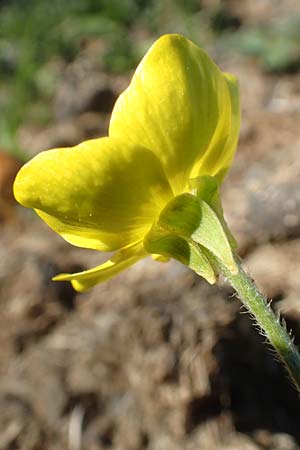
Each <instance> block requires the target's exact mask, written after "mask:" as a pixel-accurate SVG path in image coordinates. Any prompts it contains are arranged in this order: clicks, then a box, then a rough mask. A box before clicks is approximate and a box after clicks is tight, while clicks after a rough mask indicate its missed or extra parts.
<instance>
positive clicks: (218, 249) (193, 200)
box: [157, 194, 238, 274]
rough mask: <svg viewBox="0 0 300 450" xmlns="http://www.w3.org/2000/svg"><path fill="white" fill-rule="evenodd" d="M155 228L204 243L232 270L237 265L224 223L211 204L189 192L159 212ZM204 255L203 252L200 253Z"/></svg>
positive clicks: (235, 268)
mask: <svg viewBox="0 0 300 450" xmlns="http://www.w3.org/2000/svg"><path fill="white" fill-rule="evenodd" d="M157 227H158V228H159V229H162V230H164V232H165V233H169V234H172V235H176V236H179V237H181V238H183V239H184V240H185V241H188V242H189V243H191V242H193V243H196V244H199V245H201V246H203V247H204V248H205V249H207V250H208V252H206V253H207V255H209V252H210V253H212V255H213V256H214V257H216V258H218V259H219V260H220V261H221V262H222V264H223V265H224V266H225V267H226V268H227V269H228V270H229V271H230V272H231V273H233V274H234V273H237V271H238V268H237V265H236V262H235V260H234V257H233V253H232V249H231V244H230V241H229V238H228V236H227V234H226V232H225V230H224V228H223V223H222V221H221V220H220V218H219V217H218V215H217V213H216V212H215V211H214V210H213V209H212V207H211V206H210V205H209V204H208V203H206V202H205V201H204V200H201V199H200V198H198V197H197V196H195V195H192V194H181V195H178V196H177V197H174V198H173V199H172V200H171V201H170V202H169V203H168V204H167V206H166V207H165V208H164V209H163V211H162V212H161V214H160V216H159V219H158V221H157ZM202 254H203V252H202Z"/></svg>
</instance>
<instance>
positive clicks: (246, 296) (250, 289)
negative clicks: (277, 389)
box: [215, 260, 300, 393]
mask: <svg viewBox="0 0 300 450" xmlns="http://www.w3.org/2000/svg"><path fill="white" fill-rule="evenodd" d="M215 264H216V266H217V269H218V271H219V272H220V273H221V274H222V275H224V276H225V278H226V279H227V280H228V282H229V283H230V284H231V286H232V287H233V288H234V289H235V291H236V292H237V294H238V296H239V298H240V300H241V301H242V303H243V304H244V306H245V307H246V308H247V309H248V311H249V312H250V313H251V314H252V315H253V316H254V318H255V320H256V322H257V324H258V325H259V327H260V328H261V330H262V332H263V334H264V335H265V336H266V337H267V339H268V341H269V342H270V344H271V345H272V346H273V347H274V349H275V350H276V352H277V354H278V356H279V357H280V359H281V361H282V362H283V364H284V365H285V367H286V369H287V371H288V373H289V375H290V377H291V379H292V381H293V383H294V385H295V387H296V389H297V390H298V392H299V393H300V355H299V352H298V349H297V347H296V346H295V345H294V343H293V340H292V339H291V336H290V335H289V333H288V332H287V330H286V327H285V326H284V325H282V322H281V321H280V318H279V316H277V315H276V314H274V312H273V311H272V309H271V307H270V304H269V303H268V302H267V300H266V298H265V297H264V296H263V295H262V294H261V293H260V292H259V290H258V289H257V287H256V286H255V284H254V283H253V281H252V279H251V278H250V277H249V275H247V273H246V272H245V271H244V270H243V269H242V267H241V265H240V264H239V263H237V264H238V268H239V271H238V274H236V275H232V273H230V272H229V270H228V269H226V267H224V266H223V265H222V264H221V263H220V262H219V261H216V260H215Z"/></svg>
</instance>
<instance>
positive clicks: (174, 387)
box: [0, 59, 300, 450]
mask: <svg viewBox="0 0 300 450" xmlns="http://www.w3.org/2000/svg"><path fill="white" fill-rule="evenodd" d="M226 69H227V70H230V71H232V72H234V73H236V74H237V75H238V76H239V78H240V82H241V92H242V98H243V125H242V132H241V140H240V145H239V150H238V154H237V157H236V160H235V164H234V167H233V169H232V171H231V174H230V175H229V176H228V177H227V180H226V183H225V186H224V192H223V194H224V195H223V197H224V208H225V213H226V216H227V219H228V223H229V225H230V228H231V229H232V231H233V233H234V234H235V236H236V237H237V240H238V242H239V244H240V253H241V254H242V255H243V256H244V258H245V264H246V267H247V268H248V270H249V271H250V272H251V275H252V276H253V277H254V278H255V279H257V282H258V284H259V286H260V287H261V288H262V289H263V291H264V292H266V294H267V295H269V296H272V297H273V299H274V301H273V307H274V309H275V310H278V309H280V310H281V311H282V312H283V314H284V317H285V319H286V321H287V326H288V328H290V327H291V328H292V329H293V330H294V333H295V336H296V342H298V343H299V342H300V325H299V324H300V321H299V319H300V306H299V305H300V282H299V279H300V212H299V211H300V189H299V179H300V178H299V175H300V162H299V161H300V160H299V152H300V141H299V123H300V107H299V105H300V101H299V100H300V94H299V92H300V88H299V75H286V76H281V77H272V76H270V75H269V76H266V75H265V74H262V73H261V72H260V71H259V69H258V67H257V66H255V65H254V64H253V63H251V62H249V61H245V60H243V59H235V60H234V61H231V62H230V61H228V63H227V67H226ZM69 70H71V69H69ZM104 81H105V83H104ZM104 81H103V80H102V81H101V80H100V82H99V83H100V84H99V85H97V90H96V93H95V95H97V96H98V98H99V96H100V97H101V86H102V84H101V83H104V84H103V89H104V90H105V89H106V93H108V92H109V95H108V94H107V98H108V101H109V102H110V103H109V104H110V105H111V101H112V98H114V96H115V95H117V93H118V92H119V89H120V87H122V86H123V84H124V83H126V80H121V81H120V79H118V80H117V86H118V87H117V88H116V89H115V91H114V90H113V89H112V88H111V85H109V86H108V85H107V83H108V81H107V79H106V78H105V80H104ZM89 86H92V83H91V84H90V85H89ZM91 92H92V88H91ZM91 92H89V95H90V97H89V99H88V104H89V105H94V103H93V98H92V94H91ZM58 95H62V94H61V92H60V93H59V94H58ZM85 95H86V96H88V95H87V94H86V93H85ZM103 95H104V94H103ZM102 98H105V96H103V97H102ZM83 100H84V99H83ZM58 101H59V99H57V102H58ZM103 101H104V100H103ZM65 102H67V100H65ZM83 103H84V101H82V103H80V101H79V100H78V105H81V106H78V114H77V115H76V117H75V118H72V117H70V116H68V105H67V104H65V112H64V117H63V118H61V119H60V120H67V121H69V123H73V133H75V134H76V136H74V135H73V136H72V131H70V129H68V128H66V130H67V131H66V134H65V135H64V136H63V131H61V135H60V136H61V137H60V138H59V139H61V141H63V140H65V141H64V143H69V142H71V143H73V141H76V139H77V137H78V135H80V136H81V135H83V136H88V137H90V136H92V135H94V134H96V131H95V123H96V120H97V118H99V119H101V118H103V121H102V123H103V124H105V123H106V124H107V118H108V116H107V111H106V109H105V105H103V108H101V110H99V111H95V110H93V108H92V110H88V112H87V111H86V107H84V106H82V105H83ZM56 104H57V103H56ZM71 110H72V108H71ZM86 114H90V117H91V118H92V120H91V121H89V120H87V116H86ZM66 116H68V117H66ZM74 123H76V126H75V127H74ZM99 123H100V122H99ZM87 124H90V128H89V127H88V125H87ZM56 127H60V130H63V127H62V126H61V122H60V123H59V124H58V125H51V127H49V128H48V129H47V130H43V131H42V132H41V134H40V136H43V138H41V139H44V141H43V142H42V143H41V141H39V142H40V145H41V147H44V148H46V147H47V146H48V144H49V146H51V144H52V143H53V141H54V142H55V140H54V138H53V136H56V139H58V138H57V134H56V131H57V128H56ZM100 128H101V127H100ZM68 133H69V134H68ZM80 133H81V134H80ZM104 133H105V127H104V130H103V134H104ZM36 136H37V135H36V133H35V132H33V130H32V129H27V130H25V129H24V130H20V139H24V142H27V143H28V142H30V139H31V142H33V140H34V139H35V138H36ZM41 147H40V149H41ZM36 151H37V149H32V152H33V153H35V152H36ZM10 201H11V200H9V202H10ZM8 208H10V206H8ZM10 212H11V213H12V214H9V220H6V219H5V220H3V221H2V224H1V235H0V302H1V314H0V339H1V343H2V345H1V352H0V408H1V414H0V450H14V449H24V450H66V449H70V450H80V449H82V450H96V449H112V450H142V449H148V450H177V449H178V450H182V449H186V450H195V449H199V450H206V449H207V450H213V449H216V450H241V449H243V450H255V449H256V450H257V449H261V450H296V449H298V448H299V444H300V428H299V420H300V412H299V411H300V403H299V399H298V397H297V394H296V393H295V391H294V390H293V388H292V387H291V385H290V382H289V380H288V379H287V376H286V374H285V373H284V371H283V369H282V368H281V366H280V365H279V363H277V361H276V360H275V358H274V356H273V354H272V352H271V351H270V349H268V348H267V347H266V346H265V345H264V338H263V337H261V336H260V335H259V333H258V332H257V330H255V329H254V328H253V323H252V322H251V318H250V317H249V315H247V314H241V312H243V310H241V308H240V303H239V301H238V299H236V298H235V297H233V296H232V292H231V291H230V289H229V288H228V287H226V285H221V284H220V285H219V286H214V287H211V286H208V285H207V283H206V282H205V281H203V280H201V279H199V278H197V277H196V276H195V275H193V273H191V272H189V271H188V270H187V269H185V268H184V267H182V266H181V265H179V264H177V263H176V262H170V263H167V264H163V263H157V262H154V261H152V260H151V259H150V258H149V259H147V260H144V261H142V262H140V263H139V264H137V265H136V266H134V267H132V268H131V269H129V270H128V271H127V272H125V273H123V274H121V275H120V276H118V277H117V278H115V279H113V280H111V281H109V282H107V283H105V284H103V285H101V286H98V287H96V288H95V289H93V290H92V291H90V292H88V293H86V294H76V293H75V292H74V291H73V290H72V288H71V287H70V286H69V284H67V283H66V284H64V283H54V282H51V281H50V280H51V276H53V275H54V274H56V273H59V272H60V271H63V272H65V271H74V270H78V269H81V268H84V267H91V266H93V265H96V264H99V263H100V262H101V261H102V260H103V259H104V257H103V255H101V254H99V253H96V252H92V251H88V250H83V249H77V248H74V247H71V246H70V245H68V244H67V243H65V242H63V241H62V240H61V239H60V238H59V237H57V236H56V235H54V233H52V232H51V231H50V230H49V229H48V228H47V227H46V226H45V225H44V224H42V223H41V222H40V221H39V220H38V219H36V218H35V217H34V216H33V215H32V214H31V213H30V212H28V211H24V210H23V209H21V208H17V207H15V206H14V207H13V208H12V209H11V210H10Z"/></svg>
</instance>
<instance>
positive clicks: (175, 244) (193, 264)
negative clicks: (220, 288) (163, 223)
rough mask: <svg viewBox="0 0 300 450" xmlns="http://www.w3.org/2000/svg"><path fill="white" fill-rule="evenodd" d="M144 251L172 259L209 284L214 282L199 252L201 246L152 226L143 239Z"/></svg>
mask: <svg viewBox="0 0 300 450" xmlns="http://www.w3.org/2000/svg"><path fill="white" fill-rule="evenodd" d="M144 247H145V249H146V250H147V251H148V252H149V253H152V254H157V255H162V256H164V257H167V258H174V259H176V260H178V261H180V262H181V263H182V264H184V265H186V266H188V267H189V268H190V269H192V270H193V271H194V272H196V273H197V274H198V275H200V276H201V277H203V278H205V279H206V280H207V281H208V282H209V283H210V284H214V283H215V282H216V274H215V271H214V269H213V267H212V265H211V263H210V262H209V260H208V258H207V257H206V256H205V254H204V253H203V251H202V250H201V246H200V245H198V244H196V243H195V242H191V241H188V240H186V239H184V238H183V237H180V236H177V235H175V234H172V233H169V232H168V231H167V230H164V229H162V228H161V227H160V226H159V225H157V224H154V225H153V227H152V229H151V230H150V232H149V233H148V234H147V235H146V236H145V239H144Z"/></svg>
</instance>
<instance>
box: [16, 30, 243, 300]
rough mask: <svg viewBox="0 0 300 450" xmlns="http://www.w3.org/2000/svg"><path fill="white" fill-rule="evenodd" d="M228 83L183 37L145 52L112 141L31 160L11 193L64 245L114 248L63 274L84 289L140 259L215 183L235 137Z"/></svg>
mask: <svg viewBox="0 0 300 450" xmlns="http://www.w3.org/2000/svg"><path fill="white" fill-rule="evenodd" d="M239 116H240V114H239V97H238V89H237V83H236V80H235V78H234V77H233V76H232V75H229V74H227V73H223V72H221V71H220V70H219V69H218V67H217V66H216V65H215V64H214V63H213V62H212V61H211V59H210V58H209V57H208V56H207V55H206V54H205V53H204V51H203V50H202V49H200V48H199V47H197V46H196V45H195V44H193V43H192V42H191V41H189V40H187V39H186V38H184V37H183V36H180V35H172V34H171V35H165V36H162V37H161V38H160V39H158V41H157V42H155V43H154V45H153V46H152V47H151V48H150V50H149V51H148V53H147V54H146V56H145V57H144V58H143V60H142V62H141V63H140V65H139V66H138V68H137V69H136V72H135V74H134V76H133V78H132V81H131V83H130V85H129V87H128V88H127V89H126V90H125V91H124V92H123V93H122V94H121V96H120V97H119V99H118V100H117V102H116V104H115V107H114V110H113V113H112V117H111V121H110V127H109V137H106V138H101V139H95V140H90V141H86V142H83V143H81V144H79V145H78V146H76V147H74V148H60V149H55V150H49V151H45V152H42V153H40V154H38V155H37V156H36V157H35V158H33V159H32V160H31V161H30V162H29V163H27V164H26V165H25V166H24V167H23V168H22V169H21V171H20V172H19V174H18V175H17V178H16V181H15V185H14V192H15V197H16V199H17V200H18V202H20V203H21V204H22V205H24V206H26V207H30V208H34V209H35V211H36V212H37V214H38V215H39V216H40V217H41V218H42V219H43V220H44V221H45V222H46V223H47V224H48V225H49V226H50V227H51V228H52V229H53V230H54V231H56V232H57V233H58V234H60V235H61V236H62V237H63V238H64V239H65V240H66V241H68V242H70V243H71V244H73V245H76V246H79V247H85V248H91V249H96V250H101V251H110V252H111V251H116V253H115V254H114V256H113V257H112V258H111V259H110V260H109V261H107V262H106V263H104V264H103V265H101V266H99V267H95V268H93V269H90V270H87V271H85V272H81V273H77V274H62V275H59V276H57V277H55V279H56V280H70V281H71V282H72V284H73V286H74V288H75V289H77V290H79V291H83V290H85V289H87V288H89V287H91V286H93V285H95V284H97V283H99V282H101V281H104V280H107V279H108V278H110V277H112V276H114V275H116V274H117V273H118V272H120V271H122V270H123V269H125V268H127V267H128V266H130V265H132V264H134V263H135V262H136V261H138V260H139V259H141V258H144V257H145V256H146V255H147V254H148V252H147V250H146V249H145V245H144V238H145V236H146V235H147V233H148V232H149V230H150V229H151V227H152V225H153V223H155V221H156V220H157V219H158V217H159V215H160V213H161V211H162V210H163V209H164V208H165V206H166V205H167V204H168V202H169V201H170V200H172V199H173V198H174V197H175V196H178V195H180V194H183V193H187V192H189V191H190V186H191V183H190V180H191V179H196V178H197V177H199V176H203V175H205V176H207V175H209V176H210V177H216V179H217V180H218V181H219V182H220V181H222V179H223V177H224V175H225V173H226V171H227V170H228V168H229V166H230V164H231V162H232V158H233V156H234V152H235V147H236V144H237V139H238V132H239V120H240V117H239Z"/></svg>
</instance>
